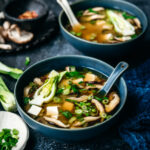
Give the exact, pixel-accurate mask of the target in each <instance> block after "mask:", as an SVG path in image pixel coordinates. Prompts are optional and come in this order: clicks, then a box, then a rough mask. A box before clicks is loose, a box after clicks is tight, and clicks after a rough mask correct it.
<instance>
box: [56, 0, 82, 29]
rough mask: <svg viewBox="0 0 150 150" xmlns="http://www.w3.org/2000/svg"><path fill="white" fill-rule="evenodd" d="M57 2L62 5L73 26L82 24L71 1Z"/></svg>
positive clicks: (60, 0) (62, 0) (61, 0)
mask: <svg viewBox="0 0 150 150" xmlns="http://www.w3.org/2000/svg"><path fill="white" fill-rule="evenodd" d="M57 3H58V4H59V5H60V6H61V7H62V9H63V10H64V11H65V13H66V15H67V17H68V19H69V22H70V24H71V26H72V27H74V26H76V25H81V24H80V23H79V22H78V20H77V18H76V17H75V15H74V13H73V11H72V9H71V7H70V5H69V3H68V1H67V0H57Z"/></svg>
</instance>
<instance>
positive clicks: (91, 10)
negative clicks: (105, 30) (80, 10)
mask: <svg viewBox="0 0 150 150" xmlns="http://www.w3.org/2000/svg"><path fill="white" fill-rule="evenodd" d="M88 10H89V12H92V13H95V14H99V12H97V11H94V10H93V9H92V8H89V9H88Z"/></svg>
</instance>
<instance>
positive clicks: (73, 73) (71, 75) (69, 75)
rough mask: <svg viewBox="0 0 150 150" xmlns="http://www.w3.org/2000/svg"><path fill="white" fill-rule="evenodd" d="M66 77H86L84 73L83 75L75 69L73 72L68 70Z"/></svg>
mask: <svg viewBox="0 0 150 150" xmlns="http://www.w3.org/2000/svg"><path fill="white" fill-rule="evenodd" d="M66 77H67V78H84V75H82V74H81V73H80V72H78V71H73V72H67V73H66Z"/></svg>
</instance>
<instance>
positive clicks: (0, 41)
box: [0, 35, 5, 44]
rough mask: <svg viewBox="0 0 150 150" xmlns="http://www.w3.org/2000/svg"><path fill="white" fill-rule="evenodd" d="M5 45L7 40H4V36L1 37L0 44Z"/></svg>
mask: <svg viewBox="0 0 150 150" xmlns="http://www.w3.org/2000/svg"><path fill="white" fill-rule="evenodd" d="M4 43H5V39H4V38H3V36H1V35H0V44H4Z"/></svg>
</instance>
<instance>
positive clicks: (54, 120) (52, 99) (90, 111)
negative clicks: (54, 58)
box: [24, 66, 120, 128]
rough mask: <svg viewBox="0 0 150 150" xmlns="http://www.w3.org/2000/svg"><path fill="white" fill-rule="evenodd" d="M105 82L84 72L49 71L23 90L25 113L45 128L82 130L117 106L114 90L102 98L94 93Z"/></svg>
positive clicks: (108, 116)
mask: <svg viewBox="0 0 150 150" xmlns="http://www.w3.org/2000/svg"><path fill="white" fill-rule="evenodd" d="M105 82H106V79H105V78H104V77H103V76H102V75H97V74H95V72H93V71H91V70H88V69H81V70H80V69H79V70H76V68H75V67H73V66H71V67H70V66H67V67H66V68H65V71H58V72H57V71H55V70H53V71H51V72H50V73H48V74H46V75H44V76H41V77H38V78H37V77H36V78H35V79H34V80H33V82H31V83H29V85H28V86H26V87H25V88H24V104H25V107H24V109H25V111H26V112H27V113H28V114H29V115H30V116H31V117H32V118H34V119H35V120H37V121H39V122H41V123H43V124H46V125H48V126H55V127H60V128H82V127H87V126H91V125H94V124H97V123H101V122H103V121H105V120H107V119H109V118H111V116H112V115H113V113H114V111H115V108H116V107H117V105H118V104H119V103H120V98H119V95H118V94H117V91H116V89H112V91H111V92H110V93H109V94H108V95H107V96H106V97H103V98H100V97H97V96H96V94H97V92H98V91H99V90H100V89H101V88H102V87H103V85H104V84H105Z"/></svg>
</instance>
